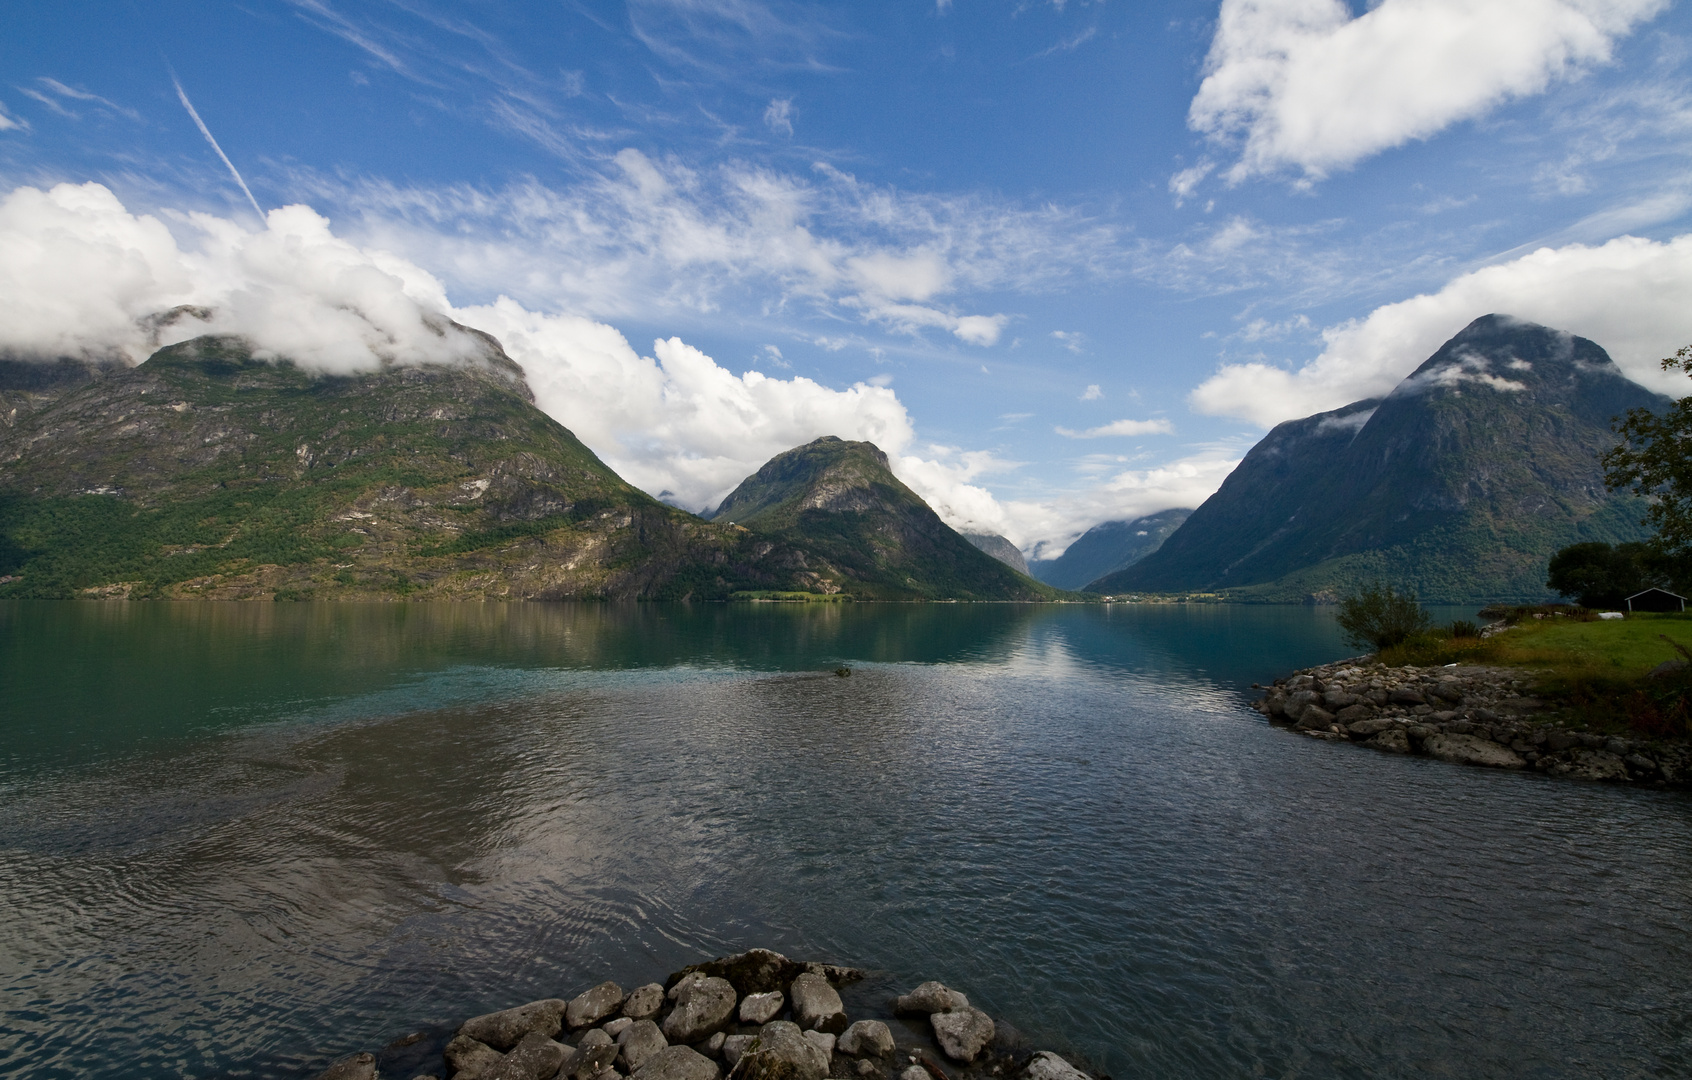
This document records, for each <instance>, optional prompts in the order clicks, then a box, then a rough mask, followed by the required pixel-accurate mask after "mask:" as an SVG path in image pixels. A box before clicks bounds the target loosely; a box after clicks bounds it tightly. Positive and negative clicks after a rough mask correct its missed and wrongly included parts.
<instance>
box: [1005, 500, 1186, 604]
mask: <svg viewBox="0 0 1692 1080" xmlns="http://www.w3.org/2000/svg"><path fill="white" fill-rule="evenodd" d="M1191 513H1192V511H1191V510H1188V509H1185V508H1182V509H1177V510H1164V511H1161V512H1159V513H1156V514H1147V515H1146V516H1145V517H1138V518H1135V519H1134V520H1132V521H1106V522H1103V523H1101V524H1098V525H1094V526H1093V527H1092V528H1091V529H1088V530H1087V531H1086V532H1084V533H1082V534H1081V535H1080V536H1079V537H1077V538H1076V540H1075V542H1074V543H1073V544H1070V545H1069V547H1067V548H1065V549H1064V552H1063V554H1062V555H1059V556H1058V557H1057V558H1055V559H1036V560H1034V561H1033V562H1032V563H1030V564H1029V569H1028V572H1029V573H1030V574H1032V575H1033V576H1034V577H1035V578H1037V579H1039V580H1040V581H1044V582H1045V583H1046V584H1047V585H1056V586H1057V587H1058V588H1060V589H1080V588H1083V587H1085V586H1086V585H1087V583H1088V582H1091V581H1096V580H1097V579H1099V578H1101V577H1104V576H1105V575H1106V574H1112V573H1115V572H1116V571H1118V570H1121V569H1123V568H1125V567H1129V566H1132V565H1134V564H1135V563H1137V562H1139V561H1140V560H1141V559H1143V558H1145V557H1146V556H1147V555H1150V554H1151V553H1152V552H1154V551H1156V550H1157V549H1158V548H1159V547H1161V546H1162V545H1163V542H1164V541H1165V540H1167V539H1168V538H1169V534H1171V533H1173V532H1174V531H1175V530H1176V529H1178V528H1180V527H1181V523H1182V522H1183V521H1186V520H1187V517H1188V515H1190V514H1191Z"/></svg>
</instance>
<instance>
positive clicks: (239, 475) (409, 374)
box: [0, 338, 834, 599]
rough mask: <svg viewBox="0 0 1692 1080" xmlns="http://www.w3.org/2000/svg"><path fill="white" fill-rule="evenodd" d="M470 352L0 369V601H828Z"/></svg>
mask: <svg viewBox="0 0 1692 1080" xmlns="http://www.w3.org/2000/svg"><path fill="white" fill-rule="evenodd" d="M485 344H486V348H485V351H484V352H485V354H484V356H483V363H481V364H479V365H470V366H461V367H442V366H430V367H390V368H386V369H383V370H381V371H378V372H373V373H370V374H365V375H357V376H347V377H325V376H314V375H309V374H307V373H305V372H303V371H301V370H300V369H298V368H297V367H294V366H293V365H291V364H288V363H268V362H263V361H257V360H254V359H253V358H252V356H251V353H250V350H249V349H248V348H247V346H246V345H244V344H243V343H242V342H240V341H239V340H236V339H228V338H199V339H196V340H194V341H190V342H185V343H183V344H180V345H175V346H172V347H170V348H166V349H163V350H161V351H159V352H158V353H156V354H155V355H154V356H153V357H152V358H151V359H149V360H148V361H147V362H146V363H145V364H142V365H140V366H138V367H133V368H129V367H114V368H102V369H97V370H96V369H89V370H72V369H71V368H70V367H65V366H63V365H60V366H59V367H52V368H41V367H38V368H33V369H31V368H20V369H19V370H18V371H7V372H0V376H3V377H6V378H7V379H8V380H9V382H8V386H9V387H10V389H9V391H8V393H9V396H8V397H7V399H6V402H7V406H8V408H7V412H6V413H5V414H4V415H5V417H6V419H7V421H8V423H7V424H6V425H5V426H4V427H0V596H12V597H16V596H40V597H55V596H78V595H84V596H86V595H95V596H102V595H109V596H131V597H143V596H160V597H211V598H230V599H233V598H249V597H251V598H263V597H271V596H276V597H280V598H294V597H300V598H303V597H318V598H345V599H360V598H363V599H392V598H395V597H400V596H416V597H428V598H439V599H453V598H510V599H535V598H542V599H544V598H566V597H604V598H630V597H686V596H696V597H710V596H726V595H728V594H730V593H732V592H734V591H736V590H743V589H784V590H814V591H833V589H834V586H833V585H832V584H831V583H830V582H828V581H825V580H824V579H822V578H821V577H819V576H818V575H816V574H815V573H813V572H811V571H809V570H808V569H806V567H805V565H804V556H803V555H802V554H801V553H797V552H793V551H791V550H789V549H787V548H785V547H782V546H779V545H771V544H768V543H761V544H760V543H756V542H754V540H753V539H752V537H751V535H750V534H749V533H747V532H746V531H744V530H739V529H733V528H728V527H724V526H719V525H713V524H710V523H708V522H705V521H702V520H700V519H699V518H696V517H694V516H693V515H691V514H687V513H684V512H682V511H679V510H676V509H674V508H671V507H668V506H665V505H663V504H661V503H659V502H657V501H656V500H654V499H652V498H651V497H649V496H647V495H646V494H644V493H643V492H641V491H639V490H637V489H635V488H633V487H631V486H630V485H629V484H627V483H625V482H624V481H623V480H622V479H621V478H619V477H618V476H617V475H616V474H615V473H614V472H612V471H611V470H610V469H609V468H608V467H606V465H605V464H604V463H603V462H601V461H600V460H599V459H598V458H597V457H595V456H594V454H593V453H592V452H591V451H589V450H588V449H587V447H585V446H583V445H582V444H581V443H580V442H579V441H577V439H576V438H575V436H573V435H572V434H571V433H570V432H569V431H567V430H566V429H565V428H563V427H562V426H561V425H559V424H558V423H557V422H556V421H554V420H552V419H551V418H550V417H548V416H546V415H545V414H544V413H542V412H540V410H538V409H536V408H535V406H534V404H533V399H532V396H531V395H530V393H529V390H528V387H527V386H526V385H525V384H524V382H523V380H522V375H521V371H520V369H518V368H517V366H516V365H515V364H513V363H512V362H511V361H510V360H509V359H508V358H507V357H506V356H505V355H504V353H503V351H501V350H500V348H499V345H498V343H497V342H495V341H493V339H492V338H486V340H485ZM61 368H62V370H61ZM31 380H33V382H31ZM19 383H24V384H26V385H22V386H19V385H18V384H19ZM7 579H9V580H7Z"/></svg>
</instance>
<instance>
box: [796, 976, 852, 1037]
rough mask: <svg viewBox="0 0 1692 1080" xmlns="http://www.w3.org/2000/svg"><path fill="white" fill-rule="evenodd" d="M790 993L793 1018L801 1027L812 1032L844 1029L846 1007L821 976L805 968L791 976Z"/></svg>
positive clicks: (836, 992) (837, 993)
mask: <svg viewBox="0 0 1692 1080" xmlns="http://www.w3.org/2000/svg"><path fill="white" fill-rule="evenodd" d="M790 996H791V998H792V1000H793V1020H794V1022H795V1023H797V1024H798V1025H799V1026H800V1027H802V1028H808V1029H810V1030H813V1031H822V1030H825V1029H826V1030H828V1031H835V1032H838V1031H844V1030H846V1006H845V1005H844V1004H842V1003H841V1001H840V994H839V992H838V991H836V990H835V989H834V987H832V986H830V985H828V980H827V979H825V978H823V977H822V976H821V975H816V974H813V973H811V972H809V971H807V972H806V973H805V974H803V975H801V976H799V977H798V978H796V979H794V980H793V988H792V990H791V992H790Z"/></svg>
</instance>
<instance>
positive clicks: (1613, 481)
mask: <svg viewBox="0 0 1692 1080" xmlns="http://www.w3.org/2000/svg"><path fill="white" fill-rule="evenodd" d="M1662 363H1663V370H1664V371H1675V370H1680V371H1684V372H1686V373H1687V374H1689V375H1692V345H1688V346H1686V347H1685V348H1683V349H1681V350H1680V351H1679V352H1677V353H1675V354H1674V355H1673V356H1671V357H1669V358H1667V359H1666V360H1664V361H1663V362H1662ZM1615 432H1616V434H1617V435H1620V436H1621V443H1620V444H1619V445H1617V446H1616V447H1615V448H1614V449H1612V450H1610V451H1609V452H1607V453H1606V454H1604V456H1603V457H1602V458H1601V459H1600V460H1601V461H1602V462H1603V464H1604V483H1605V484H1606V485H1608V486H1609V488H1610V490H1611V491H1619V490H1624V489H1632V490H1633V491H1634V492H1635V493H1637V494H1639V495H1642V496H1644V497H1645V498H1647V499H1650V500H1651V506H1650V509H1648V510H1647V511H1646V512H1645V519H1644V524H1646V525H1649V526H1651V527H1652V528H1653V529H1655V530H1656V533H1657V535H1656V537H1655V538H1654V539H1653V540H1652V544H1653V545H1654V546H1656V547H1657V548H1658V549H1659V550H1661V551H1663V552H1664V553H1665V554H1668V555H1671V556H1678V557H1681V558H1686V557H1692V396H1688V397H1683V398H1681V399H1680V400H1678V401H1676V402H1675V403H1674V404H1673V405H1672V406H1670V407H1669V409H1668V411H1667V412H1665V413H1663V414H1662V415H1660V416H1659V415H1658V414H1656V413H1654V412H1652V411H1651V410H1649V409H1629V410H1628V411H1627V415H1626V416H1624V417H1622V418H1621V419H1620V420H1619V421H1617V423H1616V425H1615Z"/></svg>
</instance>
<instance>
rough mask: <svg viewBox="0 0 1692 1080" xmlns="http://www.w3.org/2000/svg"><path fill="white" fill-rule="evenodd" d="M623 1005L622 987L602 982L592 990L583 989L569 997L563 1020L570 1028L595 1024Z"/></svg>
mask: <svg viewBox="0 0 1692 1080" xmlns="http://www.w3.org/2000/svg"><path fill="white" fill-rule="evenodd" d="M622 1005H623V988H622V987H621V986H618V985H617V984H616V983H614V982H602V983H600V984H599V985H598V986H596V987H594V988H593V989H592V990H585V991H583V992H582V993H580V994H577V995H576V996H575V997H573V998H571V999H570V1004H568V1005H566V1006H565V1007H564V1022H565V1023H566V1024H568V1025H569V1026H570V1027H572V1028H583V1027H587V1026H588V1025H589V1024H597V1023H599V1022H600V1021H601V1020H603V1019H605V1018H606V1017H607V1016H610V1015H611V1014H612V1013H614V1012H616V1011H617V1010H618V1009H620V1008H621V1007H622Z"/></svg>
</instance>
